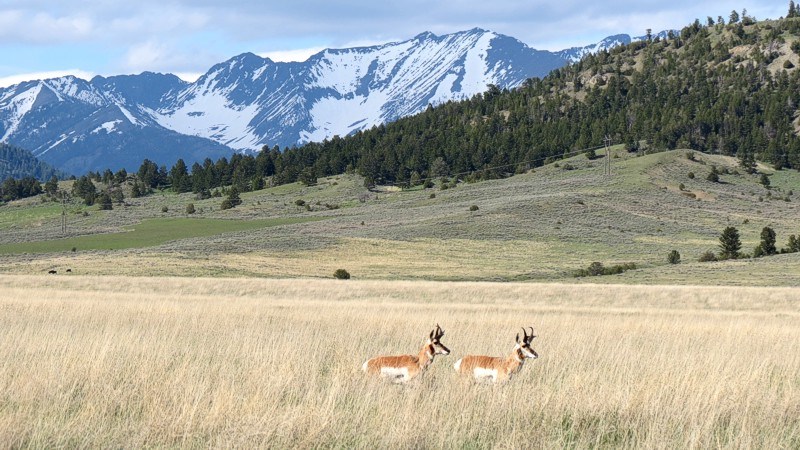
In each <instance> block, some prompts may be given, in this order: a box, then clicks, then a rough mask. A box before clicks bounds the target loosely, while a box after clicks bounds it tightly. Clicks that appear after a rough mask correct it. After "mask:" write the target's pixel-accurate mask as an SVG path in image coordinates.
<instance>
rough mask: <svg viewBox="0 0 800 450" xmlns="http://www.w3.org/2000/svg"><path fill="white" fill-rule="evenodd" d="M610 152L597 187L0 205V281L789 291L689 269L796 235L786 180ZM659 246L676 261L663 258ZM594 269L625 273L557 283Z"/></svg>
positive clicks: (797, 179) (539, 174) (333, 188)
mask: <svg viewBox="0 0 800 450" xmlns="http://www.w3.org/2000/svg"><path fill="white" fill-rule="evenodd" d="M689 154H691V155H692V158H691V159H690V158H689V157H688V156H687V155H689ZM613 155H614V156H613V164H612V166H613V176H611V177H607V176H604V175H603V161H602V159H600V160H593V161H589V160H587V159H586V157H585V156H583V155H579V156H576V157H574V158H570V159H569V160H566V161H560V162H555V163H552V164H548V165H546V166H544V167H540V168H537V169H536V170H535V171H530V172H528V173H524V174H518V175H515V176H513V177H509V178H505V179H500V180H489V181H483V182H479V183H466V182H463V183H458V184H457V186H454V185H453V183H452V182H451V183H449V188H448V189H444V185H443V184H442V183H441V180H436V183H435V187H434V188H432V189H422V188H421V187H417V188H414V189H410V190H400V189H397V188H392V187H386V186H384V187H379V188H378V189H376V190H372V191H370V190H367V189H366V188H365V187H364V186H363V179H362V178H361V177H359V176H358V175H355V174H342V175H340V176H336V177H329V178H325V179H320V180H319V183H318V184H317V185H315V186H303V185H301V184H299V183H294V184H290V185H282V186H276V187H272V188H268V189H264V190H261V191H256V192H248V193H244V194H242V200H243V203H242V205H240V206H237V207H236V208H233V209H228V210H222V209H220V202H221V199H220V198H219V197H212V198H209V199H203V200H199V199H197V198H196V196H195V195H194V194H192V193H185V194H175V193H172V192H169V191H159V192H156V193H154V194H152V195H148V196H146V197H139V198H126V200H125V203H124V205H115V207H114V209H113V210H111V211H100V210H98V207H97V206H89V207H87V206H84V205H82V204H81V203H80V202H78V201H77V200H74V201H73V202H72V203H70V204H69V205H68V207H67V222H68V223H67V233H66V234H64V233H62V232H61V228H60V223H61V208H60V207H58V206H54V203H52V202H48V201H47V200H46V199H45V198H32V199H26V200H23V201H18V202H13V203H11V204H8V205H4V206H2V207H0V273H17V274H37V273H40V274H41V273H46V272H47V271H49V270H59V271H62V270H65V269H66V268H71V269H72V270H73V272H74V273H79V274H82V275H112V276H113V275H121V274H128V275H132V276H187V277H196V276H201V277H208V276H210V277H250V276H253V277H266V278H330V277H331V275H332V274H333V272H334V271H335V270H337V269H339V268H343V269H346V270H348V271H349V272H350V273H351V275H352V276H353V278H356V279H374V280H378V279H389V280H410V279H414V280H437V281H537V282H552V281H560V282H571V283H573V282H577V283H585V282H587V281H588V282H592V283H626V284H686V285H697V284H702V285H743V286H798V285H800V280H798V277H797V275H796V274H797V273H800V253H794V254H784V255H777V256H771V257H768V258H757V259H743V260H737V261H724V262H717V263H700V262H698V258H699V256H700V255H701V254H703V253H704V252H706V251H717V250H718V245H719V240H718V239H719V236H720V233H721V232H722V230H723V229H724V228H725V227H727V226H735V227H736V228H737V229H738V230H739V232H740V235H741V239H742V244H743V245H742V251H743V252H745V253H752V252H753V249H754V247H755V246H756V245H757V244H758V243H759V236H760V233H761V231H762V229H763V228H764V227H766V226H769V227H771V228H773V229H774V230H775V232H776V233H777V246H778V248H781V247H786V246H787V241H788V239H789V236H790V235H792V234H794V235H800V228H798V226H797V224H798V223H800V208H798V207H797V205H798V202H797V200H796V194H795V191H798V192H800V190H799V189H800V173H798V172H796V171H790V170H782V171H774V170H772V169H770V168H768V167H760V168H759V170H760V171H762V172H763V173H769V174H770V177H769V178H770V180H771V182H770V184H771V186H770V187H769V189H767V188H766V187H765V186H763V185H761V184H760V183H759V179H760V176H759V175H747V174H744V173H740V172H738V165H737V161H736V160H735V159H734V158H730V157H725V156H720V155H705V154H701V153H698V152H689V151H686V150H675V151H669V152H662V153H655V154H647V155H640V154H635V153H628V152H625V151H624V150H622V149H621V148H616V149H615V150H614V153H613ZM712 166H713V167H717V168H718V169H719V170H720V171H721V172H722V173H723V175H721V182H719V183H713V182H710V181H708V180H706V174H707V173H708V172H709V171H710V170H711V167H712ZM62 184H63V186H62V188H64V189H67V190H68V189H69V185H70V184H71V182H69V181H64V182H62ZM301 201H302V202H301ZM300 203H302V206H301V204H300ZM189 204H192V205H193V206H194V207H195V208H196V212H195V213H194V214H191V215H189V214H186V212H185V211H186V207H187V205H189ZM473 207H474V208H473ZM475 208H477V209H475ZM72 248H75V249H76V251H74V252H73V251H71V249H72ZM672 250H676V251H678V252H680V255H681V263H680V264H678V265H671V264H668V263H667V255H668V254H669V253H670V252H671V251H672ZM595 261H597V262H601V263H603V264H605V265H607V266H610V265H614V264H623V263H634V264H636V266H637V268H638V269H637V270H632V271H628V272H625V273H624V274H621V275H616V276H606V277H593V278H592V279H590V280H586V279H575V278H574V277H573V274H574V273H575V272H576V271H577V270H578V269H585V268H586V267H587V266H588V265H589V264H590V263H592V262H595Z"/></svg>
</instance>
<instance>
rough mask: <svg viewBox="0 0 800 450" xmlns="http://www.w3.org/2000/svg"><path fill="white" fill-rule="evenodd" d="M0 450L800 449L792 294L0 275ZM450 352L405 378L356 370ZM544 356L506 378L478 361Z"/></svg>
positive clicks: (796, 293)
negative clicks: (526, 353) (432, 341)
mask: <svg viewBox="0 0 800 450" xmlns="http://www.w3.org/2000/svg"><path fill="white" fill-rule="evenodd" d="M0 292H1V293H2V296H0V330H2V332H0V443H1V444H0V446H2V447H10V448H29V447H30V448H59V447H95V448H141V447H177V448H186V447H243V448H247V447H273V448H286V447H300V448H320V447H323V448H326V447H337V448H342V447H345V448H418V447H423V448H425V447H444V448H464V447H466V448H554V447H570V448H574V447H577V448H586V447H601V448H603V447H637V448H639V447H644V448H751V447H758V448H798V447H800V326H798V324H799V323H800V305H799V303H798V300H800V289H796V288H736V287H728V288H720V287H691V286H684V287H669V286H667V287H665V286H658V287H656V286H652V287H647V286H619V285H602V286H601V285H589V284H584V285H579V286H574V285H567V284H521V283H503V284H499V283H488V282H484V283H455V282H449V283H448V282H428V281H356V280H350V281H336V280H309V279H295V280H262V279H253V278H250V279H210V278H197V279H188V278H146V277H142V278H135V277H113V276H98V277H90V276H72V277H62V276H60V275H59V276H52V277H47V276H42V275H39V276H34V275H0ZM436 323H439V324H440V325H441V326H442V328H443V329H444V330H445V331H446V334H445V336H444V337H443V338H442V342H443V343H444V344H445V345H447V346H448V347H449V348H450V350H451V351H452V353H451V355H449V356H437V357H436V359H435V361H434V362H433V365H432V366H431V368H430V369H429V370H428V371H427V372H425V373H424V374H423V375H422V376H421V377H420V378H418V379H415V380H412V382H410V383H408V384H406V385H394V384H390V383H386V382H382V381H380V380H375V379H369V378H366V377H365V376H364V374H363V373H362V372H361V370H360V368H361V364H362V363H363V362H364V361H365V360H367V359H368V358H370V357H373V356H376V355H380V354H404V353H414V354H416V352H417V351H418V350H419V348H420V346H421V345H422V344H423V342H424V339H425V337H426V336H427V335H428V333H429V332H430V330H431V329H432V327H433V326H435V324H436ZM522 326H533V327H534V329H535V331H536V334H537V335H538V337H537V338H536V339H534V341H533V348H534V349H535V350H536V351H537V352H538V353H539V359H537V360H533V361H530V360H529V361H528V362H526V363H525V365H524V367H523V368H522V370H521V372H520V373H519V374H518V376H517V377H516V378H514V379H512V381H511V382H509V383H507V384H503V385H497V386H493V385H475V384H473V383H471V382H469V381H466V380H462V379H459V378H458V377H457V376H456V374H455V372H454V370H453V367H452V366H453V364H454V363H455V361H456V360H457V359H458V358H460V357H461V356H463V355H465V354H469V353H472V354H488V355H496V356H500V355H505V354H508V353H509V352H510V351H511V349H512V347H513V343H514V337H515V335H516V333H518V332H520V328H521V327H522Z"/></svg>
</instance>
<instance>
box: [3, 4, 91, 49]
mask: <svg viewBox="0 0 800 450" xmlns="http://www.w3.org/2000/svg"><path fill="white" fill-rule="evenodd" d="M94 34H95V23H94V21H93V20H92V18H91V17H89V16H87V15H84V14H74V15H64V16H56V15H53V14H49V13H46V12H40V11H23V10H8V11H1V12H0V42H27V43H38V44H42V43H58V42H64V41H80V40H86V39H89V38H92V37H93V35H94Z"/></svg>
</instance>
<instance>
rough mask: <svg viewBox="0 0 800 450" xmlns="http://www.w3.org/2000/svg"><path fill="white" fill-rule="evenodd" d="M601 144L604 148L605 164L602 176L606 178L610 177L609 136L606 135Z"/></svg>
mask: <svg viewBox="0 0 800 450" xmlns="http://www.w3.org/2000/svg"><path fill="white" fill-rule="evenodd" d="M603 143H604V144H605V146H606V163H605V165H604V169H605V170H604V174H605V175H606V176H608V177H611V148H610V147H609V146H610V145H611V136H609V135H606V137H605V138H604V139H603Z"/></svg>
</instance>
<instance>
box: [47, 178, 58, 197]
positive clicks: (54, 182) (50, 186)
mask: <svg viewBox="0 0 800 450" xmlns="http://www.w3.org/2000/svg"><path fill="white" fill-rule="evenodd" d="M57 190H58V177H57V176H55V175H53V176H52V177H50V179H49V180H47V183H45V184H44V191H45V192H47V193H48V194H50V195H56V191H57Z"/></svg>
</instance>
